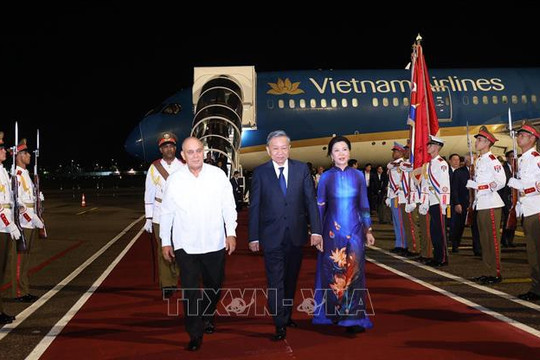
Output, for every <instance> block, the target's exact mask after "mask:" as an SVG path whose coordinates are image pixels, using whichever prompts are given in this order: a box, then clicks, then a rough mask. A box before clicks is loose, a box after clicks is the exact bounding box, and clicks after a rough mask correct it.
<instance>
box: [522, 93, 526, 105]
mask: <svg viewBox="0 0 540 360" xmlns="http://www.w3.org/2000/svg"><path fill="white" fill-rule="evenodd" d="M521 103H522V104H526V103H527V95H521Z"/></svg>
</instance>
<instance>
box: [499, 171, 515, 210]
mask: <svg viewBox="0 0 540 360" xmlns="http://www.w3.org/2000/svg"><path fill="white" fill-rule="evenodd" d="M503 169H504V174H505V175H506V185H505V186H504V187H503V188H502V189H501V190H499V191H498V192H499V196H500V197H501V199H502V200H503V201H504V206H505V207H506V208H508V209H510V208H511V207H512V189H511V188H510V187H509V186H508V181H509V180H510V178H511V177H512V169H511V168H510V164H509V163H508V162H506V161H505V162H504V164H503Z"/></svg>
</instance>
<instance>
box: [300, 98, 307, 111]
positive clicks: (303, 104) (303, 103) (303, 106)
mask: <svg viewBox="0 0 540 360" xmlns="http://www.w3.org/2000/svg"><path fill="white" fill-rule="evenodd" d="M300 107H301V108H302V109H305V108H306V100H304V99H300Z"/></svg>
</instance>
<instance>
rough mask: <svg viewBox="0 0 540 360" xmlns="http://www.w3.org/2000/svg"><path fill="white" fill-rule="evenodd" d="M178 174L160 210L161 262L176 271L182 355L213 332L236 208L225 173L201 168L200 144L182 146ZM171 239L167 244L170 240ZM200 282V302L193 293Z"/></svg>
mask: <svg viewBox="0 0 540 360" xmlns="http://www.w3.org/2000/svg"><path fill="white" fill-rule="evenodd" d="M181 154H182V157H183V158H184V160H186V165H187V166H185V167H183V168H181V169H180V170H178V171H177V172H175V173H174V174H172V175H171V176H169V179H168V180H167V183H166V185H165V192H164V194H163V202H162V205H161V217H160V223H161V224H160V225H161V226H160V237H161V242H162V246H163V247H162V251H163V257H164V258H165V259H166V260H168V261H171V260H172V259H176V261H177V263H178V266H179V268H180V281H181V284H182V288H183V289H184V292H183V295H184V296H183V302H184V314H185V327H186V331H187V332H188V334H189V336H190V341H189V344H188V346H187V349H188V350H190V351H196V350H198V349H199V348H200V346H201V342H202V337H203V332H205V333H207V334H211V333H213V332H214V319H213V316H214V312H215V310H216V305H217V303H218V301H219V296H220V288H221V283H222V281H223V276H224V272H225V253H226V252H227V253H228V254H229V255H230V254H232V253H233V252H234V250H235V248H236V225H237V223H236V216H237V214H236V204H235V201H234V196H233V192H232V186H231V183H230V182H229V179H227V176H226V175H225V173H224V172H223V171H222V170H221V169H219V168H217V167H215V166H212V165H208V164H205V163H204V162H203V154H204V148H203V144H202V143H201V141H200V140H199V139H197V138H195V137H188V138H186V139H185V140H184V142H183V143H182V152H181ZM171 233H172V239H171ZM201 277H202V282H203V285H204V293H205V294H204V296H203V294H202V292H201V291H200V289H199V281H200V279H201Z"/></svg>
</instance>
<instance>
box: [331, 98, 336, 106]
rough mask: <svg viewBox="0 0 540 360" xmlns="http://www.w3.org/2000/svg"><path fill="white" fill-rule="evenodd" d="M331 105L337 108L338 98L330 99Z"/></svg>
mask: <svg viewBox="0 0 540 360" xmlns="http://www.w3.org/2000/svg"><path fill="white" fill-rule="evenodd" d="M330 106H332V107H333V108H337V100H336V99H332V100H330Z"/></svg>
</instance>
